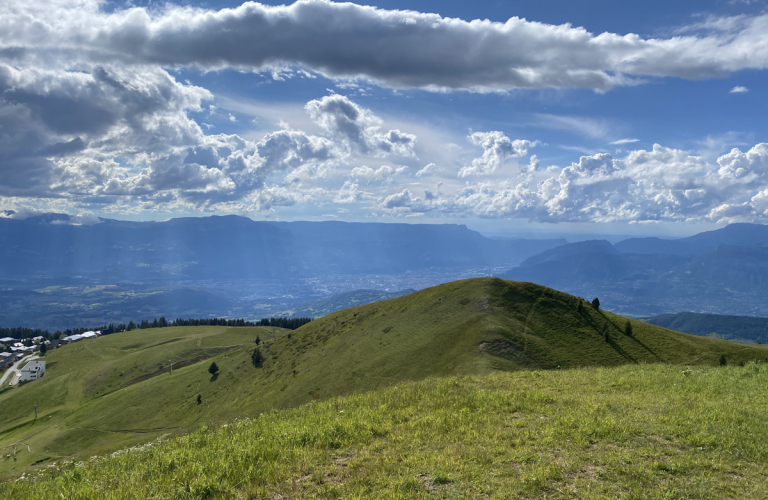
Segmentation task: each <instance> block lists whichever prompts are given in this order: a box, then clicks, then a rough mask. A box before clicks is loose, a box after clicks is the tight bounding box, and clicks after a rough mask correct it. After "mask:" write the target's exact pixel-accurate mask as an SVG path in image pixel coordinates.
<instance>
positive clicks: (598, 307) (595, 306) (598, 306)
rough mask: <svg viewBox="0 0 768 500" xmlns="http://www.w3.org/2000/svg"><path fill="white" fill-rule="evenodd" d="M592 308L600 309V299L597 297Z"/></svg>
mask: <svg viewBox="0 0 768 500" xmlns="http://www.w3.org/2000/svg"><path fill="white" fill-rule="evenodd" d="M592 307H594V308H595V309H600V299H598V298H597V297H595V298H594V299H592Z"/></svg>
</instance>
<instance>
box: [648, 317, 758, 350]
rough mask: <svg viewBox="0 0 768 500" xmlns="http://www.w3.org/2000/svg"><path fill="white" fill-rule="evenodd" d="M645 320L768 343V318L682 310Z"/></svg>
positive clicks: (677, 328) (690, 330) (667, 326)
mask: <svg viewBox="0 0 768 500" xmlns="http://www.w3.org/2000/svg"><path fill="white" fill-rule="evenodd" d="M644 321H647V322H648V323H651V324H653V325H657V326H661V327H664V328H669V329H672V330H677V331H678V332H685V333H691V334H693V335H709V336H714V337H718V338H721V339H728V340H735V341H739V342H762V343H763V344H765V343H768V318H755V317H752V316H729V315H723V314H700V313H693V312H681V313H677V314H662V315H660V316H654V317H652V318H645V319H644Z"/></svg>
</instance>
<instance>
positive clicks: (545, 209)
mask: <svg viewBox="0 0 768 500" xmlns="http://www.w3.org/2000/svg"><path fill="white" fill-rule="evenodd" d="M531 160H532V163H533V158H532V159H531ZM767 176H768V144H765V143H761V144H757V145H756V146H754V147H753V148H751V149H750V150H748V151H746V152H742V151H741V150H739V149H734V150H732V151H731V152H730V153H728V154H726V155H723V156H721V157H720V158H719V159H718V161H717V164H710V163H708V162H707V161H706V160H704V159H703V158H702V157H700V156H696V155H692V154H690V153H689V152H686V151H682V150H678V149H673V148H666V147H663V146H661V145H658V144H656V145H654V146H653V148H652V149H651V150H636V151H630V152H629V153H628V154H627V155H626V156H624V157H621V158H614V157H613V156H612V155H610V154H608V153H599V154H594V155H587V156H582V157H581V158H580V159H579V161H578V162H574V163H572V164H570V165H569V166H566V167H565V168H562V169H545V170H544V171H541V170H538V169H536V170H533V169H530V175H529V176H527V177H525V178H524V179H523V180H522V181H521V182H517V183H513V182H511V181H510V180H507V181H502V182H498V181H494V182H478V183H474V184H467V185H465V186H463V187H462V188H461V189H459V190H458V191H456V192H453V193H442V192H441V193H439V194H438V195H435V194H433V193H431V192H427V193H425V198H424V199H423V200H422V199H420V198H417V197H414V196H413V194H412V193H411V192H410V191H409V190H407V189H406V190H403V191H401V192H398V193H395V194H391V195H389V196H387V197H386V198H383V201H382V207H383V208H386V209H390V210H395V211H399V212H401V213H402V212H403V211H406V212H407V211H412V212H418V213H424V212H429V211H432V212H439V213H444V214H450V215H452V216H461V215H463V216H474V217H488V218H507V217H509V218H526V219H530V220H534V221H539V222H610V221H630V222H655V221H680V220H715V221H728V222H730V221H744V220H760V219H762V218H765V217H768V178H767Z"/></svg>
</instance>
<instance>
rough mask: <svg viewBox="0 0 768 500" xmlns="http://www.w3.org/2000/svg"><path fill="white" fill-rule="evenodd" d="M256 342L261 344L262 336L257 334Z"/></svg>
mask: <svg viewBox="0 0 768 500" xmlns="http://www.w3.org/2000/svg"><path fill="white" fill-rule="evenodd" d="M254 342H256V345H259V344H261V337H259V336H258V335H256V340H254Z"/></svg>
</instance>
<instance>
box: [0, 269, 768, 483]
mask: <svg viewBox="0 0 768 500" xmlns="http://www.w3.org/2000/svg"><path fill="white" fill-rule="evenodd" d="M625 321H626V319H625V318H621V317H619V316H616V315H613V314H610V313H607V312H604V311H596V310H593V309H592V308H591V307H589V306H586V305H585V306H584V308H583V310H582V311H581V312H579V311H578V309H577V299H576V298H575V297H572V296H570V295H567V294H563V293H560V292H557V291H554V290H551V289H548V288H545V287H541V286H538V285H534V284H530V283H515V282H508V281H503V280H499V279H493V278H488V279H472V280H464V281H459V282H454V283H448V284H445V285H440V286H437V287H433V288H430V289H426V290H422V291H420V292H417V293H414V294H411V295H408V296H404V297H400V298H397V299H393V300H389V301H385V302H378V303H374V304H369V305H365V306H359V307H355V308H352V309H347V310H344V311H340V312H338V313H335V314H332V315H329V316H327V317H323V318H320V319H318V320H315V321H313V322H311V323H309V324H307V325H305V326H304V327H302V328H300V329H298V330H296V331H293V332H285V331H284V332H283V334H282V335H277V336H276V338H275V339H271V338H270V339H268V340H266V341H265V342H263V343H262V344H261V346H260V349H261V352H262V354H263V356H264V358H265V362H264V364H263V366H262V367H260V368H256V367H254V366H253V365H252V364H251V358H250V356H251V353H252V351H253V349H254V348H255V345H254V344H253V343H252V340H253V339H254V338H255V336H256V334H257V333H258V332H259V331H260V330H258V329H248V328H229V329H227V328H219V329H216V328H212V329H210V328H209V329H206V328H204V327H196V328H189V329H188V328H167V329H160V330H150V331H143V332H140V333H136V334H134V333H133V332H129V333H125V334H114V335H110V336H108V337H102V338H99V339H97V340H92V341H86V342H82V343H77V344H74V345H72V346H66V347H64V348H62V349H60V350H57V351H54V352H53V353H51V354H50V357H49V362H50V363H51V364H54V363H56V364H55V365H54V366H53V367H52V368H51V369H50V370H49V372H48V373H47V374H46V376H45V377H43V379H41V380H40V381H37V382H34V383H31V384H28V385H26V386H24V387H22V388H19V389H13V390H9V391H7V392H5V393H2V394H0V449H2V451H3V453H4V454H7V453H8V452H9V451H10V450H12V447H13V446H14V445H15V446H16V450H17V455H16V456H17V461H16V462H13V461H12V460H11V459H9V458H2V457H0V473H6V474H7V473H13V472H14V471H18V470H20V468H22V467H23V466H25V465H27V464H31V463H35V462H40V461H41V460H42V461H44V462H40V463H46V462H48V461H52V460H53V459H55V458H58V457H67V456H71V455H80V456H86V455H89V454H93V453H102V452H106V451H110V450H114V449H117V448H118V447H121V446H125V445H128V444H135V443H140V442H144V441H147V440H149V439H153V438H154V437H157V436H163V435H168V434H178V433H184V432H188V431H190V430H193V429H194V428H196V427H197V426H199V425H201V424H212V425H217V424H222V423H225V422H228V421H231V420H232V419H233V418H235V417H238V416H246V415H254V414H258V413H260V412H263V411H266V410H268V409H271V408H281V407H288V406H296V405H300V404H302V403H306V402H308V401H311V400H313V399H326V398H329V397H334V396H337V395H343V394H350V393H353V392H362V391H369V390H372V389H376V388H380V387H384V386H388V385H391V384H395V383H399V382H402V381H407V380H421V379H424V378H427V377H430V376H448V375H457V374H458V375H461V374H471V375H482V374H488V373H491V372H494V371H499V370H501V371H508V370H516V369H520V368H528V369H547V368H557V367H561V368H572V367H579V366H616V365H621V364H627V363H657V362H663V363H677V364H701V365H714V364H717V362H718V359H719V357H720V356H721V355H725V356H726V358H727V359H728V362H729V363H732V364H734V363H739V362H742V361H748V360H753V359H763V358H768V349H766V347H765V346H744V345H739V344H733V343H730V342H726V341H723V340H719V339H712V338H702V337H696V336H692V335H685V334H681V333H677V332H672V331H669V330H664V329H662V328H659V327H656V326H653V325H649V324H647V323H643V322H639V321H633V323H632V324H633V325H634V335H633V336H631V337H629V336H626V335H624V333H622V330H623V327H624V323H625ZM605 331H607V333H608V341H606V340H605V337H604V332H605ZM263 333H264V332H263V331H262V334H261V335H260V336H261V338H262V339H264V338H265V337H269V335H265V334H263ZM172 353H174V355H176V356H177V359H176V360H175V362H178V361H177V360H178V359H181V358H184V359H188V360H191V361H194V360H196V359H201V357H202V356H212V357H213V358H212V359H215V361H216V363H217V364H218V365H219V366H220V367H221V374H220V375H219V376H218V377H215V378H212V377H211V376H210V375H209V374H208V372H207V371H206V369H207V367H208V364H209V363H210V360H209V359H206V360H205V361H201V362H198V363H193V364H190V365H188V366H184V367H178V365H177V369H175V370H174V371H173V373H172V374H169V373H167V370H165V368H162V369H161V365H163V364H166V365H167V359H168V358H169V357H170V355H171V354H172ZM179 353H184V354H183V355H182V354H179ZM121 373H122V375H121ZM148 375H155V376H151V377H148V378H146V379H143V380H142V379H141V377H147V376H148ZM126 381H128V382H130V381H134V382H135V383H132V384H128V383H127V382H126ZM117 389H119V390H117ZM198 394H200V395H201V397H202V404H200V405H198V404H197V402H196V397H197V395H198ZM33 404H38V412H39V417H38V419H37V420H36V421H34V420H33V417H32V415H31V413H30V410H31V406H32V405H33ZM27 446H28V447H27Z"/></svg>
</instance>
